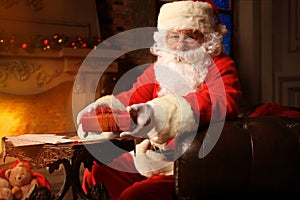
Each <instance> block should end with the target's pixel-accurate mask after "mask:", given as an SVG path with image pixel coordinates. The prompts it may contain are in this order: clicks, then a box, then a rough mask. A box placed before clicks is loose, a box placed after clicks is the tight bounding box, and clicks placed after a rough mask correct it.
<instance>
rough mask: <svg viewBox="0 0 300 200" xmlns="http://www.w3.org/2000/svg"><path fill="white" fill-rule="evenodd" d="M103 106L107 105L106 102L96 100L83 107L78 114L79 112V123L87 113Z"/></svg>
mask: <svg viewBox="0 0 300 200" xmlns="http://www.w3.org/2000/svg"><path fill="white" fill-rule="evenodd" d="M101 106H107V104H106V103H103V102H101V101H99V102H98V101H95V102H93V103H90V104H89V105H87V106H86V107H85V108H83V109H82V110H81V111H80V112H79V113H78V114H77V120H76V122H77V125H79V124H80V119H81V118H82V116H83V115H84V114H86V113H89V112H92V111H93V110H96V109H97V108H99V107H101Z"/></svg>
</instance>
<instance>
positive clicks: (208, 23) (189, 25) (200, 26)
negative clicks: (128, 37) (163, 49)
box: [157, 0, 221, 33]
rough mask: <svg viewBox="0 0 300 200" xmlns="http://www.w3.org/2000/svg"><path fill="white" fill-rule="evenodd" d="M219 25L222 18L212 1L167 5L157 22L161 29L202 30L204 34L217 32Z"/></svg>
mask: <svg viewBox="0 0 300 200" xmlns="http://www.w3.org/2000/svg"><path fill="white" fill-rule="evenodd" d="M214 16H216V18H217V22H216V21H215V20H214ZM218 24H221V20H220V16H219V13H218V10H217V8H216V6H215V5H214V3H213V2H212V1H211V0H205V1H196V0H194V1H175V2H171V3H166V4H164V5H163V6H162V7H161V9H160V12H159V15H158V21H157V27H158V28H159V29H166V30H184V29H190V30H200V31H201V32H203V33H205V32H212V31H215V29H216V28H215V27H216V25H218Z"/></svg>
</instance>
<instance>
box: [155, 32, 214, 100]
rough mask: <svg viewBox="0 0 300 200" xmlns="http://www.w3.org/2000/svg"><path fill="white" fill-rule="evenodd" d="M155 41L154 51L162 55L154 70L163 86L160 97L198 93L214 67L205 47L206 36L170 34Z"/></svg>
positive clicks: (199, 34) (157, 37)
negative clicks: (210, 67) (204, 38)
mask: <svg viewBox="0 0 300 200" xmlns="http://www.w3.org/2000/svg"><path fill="white" fill-rule="evenodd" d="M154 39H155V41H156V44H155V46H154V48H153V50H155V53H156V55H158V59H157V62H156V64H155V66H154V69H155V75H156V80H157V81H158V83H159V84H160V87H161V90H160V91H159V93H158V96H163V95H166V94H169V93H176V94H178V95H181V96H184V95H187V94H188V93H191V92H198V91H199V90H200V88H201V86H202V84H203V81H204V79H205V77H206V74H207V72H208V71H207V68H208V66H209V65H210V64H211V57H210V55H209V54H207V53H206V51H205V49H204V48H203V47H202V46H201V45H202V44H203V35H202V34H201V33H200V32H198V31H196V32H193V31H191V30H181V31H168V32H161V35H159V33H157V34H156V35H155V37H154ZM170 77H172V78H170Z"/></svg>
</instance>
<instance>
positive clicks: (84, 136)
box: [77, 124, 89, 139]
mask: <svg viewBox="0 0 300 200" xmlns="http://www.w3.org/2000/svg"><path fill="white" fill-rule="evenodd" d="M88 134H89V133H88V132H84V131H83V130H82V124H79V125H78V128H77V135H78V136H79V137H80V138H81V139H83V138H86V137H87V136H88Z"/></svg>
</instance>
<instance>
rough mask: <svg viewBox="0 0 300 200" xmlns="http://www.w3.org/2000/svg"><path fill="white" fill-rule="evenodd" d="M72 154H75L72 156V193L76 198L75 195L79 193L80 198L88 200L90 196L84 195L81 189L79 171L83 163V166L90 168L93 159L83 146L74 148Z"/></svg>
mask: <svg viewBox="0 0 300 200" xmlns="http://www.w3.org/2000/svg"><path fill="white" fill-rule="evenodd" d="M74 155H76V156H74V157H73V159H72V168H73V172H74V173H73V182H72V188H73V195H75V196H76V198H77V195H79V196H80V198H81V199H84V200H90V199H92V198H91V197H89V196H88V195H86V194H85V193H84V192H83V190H82V183H81V182H80V174H79V172H80V167H81V164H84V168H87V169H89V170H91V169H92V166H93V163H94V161H95V159H94V158H93V157H92V156H91V155H90V154H89V153H87V150H86V149H85V147H81V148H78V149H76V150H75V152H74Z"/></svg>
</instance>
